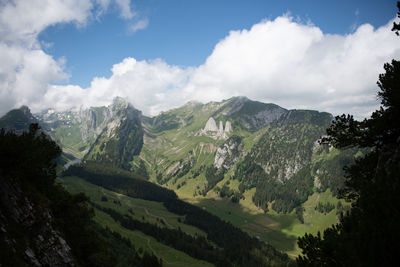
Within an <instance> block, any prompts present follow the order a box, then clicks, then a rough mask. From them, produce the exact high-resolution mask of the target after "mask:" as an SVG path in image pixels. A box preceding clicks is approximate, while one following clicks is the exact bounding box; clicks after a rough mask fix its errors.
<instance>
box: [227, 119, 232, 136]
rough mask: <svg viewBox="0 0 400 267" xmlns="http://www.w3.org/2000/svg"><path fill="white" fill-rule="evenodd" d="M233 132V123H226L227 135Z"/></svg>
mask: <svg viewBox="0 0 400 267" xmlns="http://www.w3.org/2000/svg"><path fill="white" fill-rule="evenodd" d="M231 132H233V129H232V124H231V122H230V121H226V123H225V133H227V134H228V133H231Z"/></svg>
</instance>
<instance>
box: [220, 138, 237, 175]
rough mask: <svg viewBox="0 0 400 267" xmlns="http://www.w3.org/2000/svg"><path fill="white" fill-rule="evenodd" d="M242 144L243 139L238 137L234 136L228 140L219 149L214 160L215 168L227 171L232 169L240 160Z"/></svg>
mask: <svg viewBox="0 0 400 267" xmlns="http://www.w3.org/2000/svg"><path fill="white" fill-rule="evenodd" d="M240 143H241V138H240V137H238V136H233V137H231V138H229V139H228V140H226V142H225V143H224V144H222V146H220V147H219V148H218V149H217V152H216V153H215V158H214V167H216V168H217V169H220V168H221V167H223V168H225V169H227V170H228V169H230V168H231V167H232V166H233V165H234V164H235V162H236V161H237V160H238V159H239V156H240V153H239V149H238V148H239V145H240Z"/></svg>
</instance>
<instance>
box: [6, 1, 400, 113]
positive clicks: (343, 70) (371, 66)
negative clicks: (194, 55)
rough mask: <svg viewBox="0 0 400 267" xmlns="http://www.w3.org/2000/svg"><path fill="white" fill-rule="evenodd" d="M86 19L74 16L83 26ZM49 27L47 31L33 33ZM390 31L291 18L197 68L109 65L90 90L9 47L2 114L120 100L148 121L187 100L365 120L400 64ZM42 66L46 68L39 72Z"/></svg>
mask: <svg viewBox="0 0 400 267" xmlns="http://www.w3.org/2000/svg"><path fill="white" fill-rule="evenodd" d="M96 3H97V4H98V5H100V6H101V7H104V9H106V8H108V6H109V5H110V2H109V1H107V0H97V2H96ZM84 10H85V9H84ZM85 12H86V11H85ZM86 20H87V18H86ZM86 20H85V19H80V17H70V21H73V22H76V23H83V22H85V21H86ZM46 21H52V20H46ZM54 21H55V20H54ZM51 23H55V22H51ZM51 23H50V22H46V23H42V24H41V25H44V26H40V27H39V26H37V27H35V29H36V30H35V31H34V32H40V30H43V28H44V27H46V26H45V25H51ZM391 26H392V22H389V23H388V24H387V25H385V26H383V27H380V28H378V29H374V28H373V27H372V26H371V25H369V24H365V25H361V26H359V27H358V28H357V29H356V30H355V31H354V32H352V33H351V34H348V35H329V34H324V33H323V32H322V31H321V30H320V29H319V28H318V27H317V26H315V25H313V24H311V23H307V24H302V23H301V22H298V21H294V20H293V19H291V18H290V17H288V16H287V15H285V16H282V17H278V18H276V19H275V20H265V21H262V22H260V23H258V24H256V25H254V26H253V27H252V28H251V29H248V30H241V31H232V32H230V33H229V34H228V36H227V37H226V38H224V39H223V40H221V41H220V42H219V43H217V44H216V46H215V48H214V50H213V52H212V54H211V55H210V56H209V57H208V58H207V60H206V62H205V63H204V64H202V65H200V66H198V67H191V68H181V67H178V66H171V65H168V64H167V63H166V62H164V61H162V60H160V59H157V60H150V61H137V60H135V59H134V58H130V57H128V58H125V59H124V60H123V61H122V62H120V63H118V64H115V65H114V66H112V69H111V71H112V75H111V76H110V77H95V78H93V80H92V82H91V85H90V86H89V87H88V88H80V87H79V86H75V85H67V86H60V85H59V86H54V85H50V83H51V82H52V81H54V80H59V79H62V78H65V74H64V73H63V72H62V70H63V67H62V66H63V64H62V62H57V61H55V60H54V59H53V58H51V56H49V55H46V54H45V53H44V52H43V51H41V50H40V49H37V48H36V49H34V48H30V49H26V48H24V47H23V46H17V45H7V44H6V42H2V43H1V44H0V61H1V62H8V63H7V64H3V65H1V66H0V95H1V97H2V98H1V99H0V102H1V103H0V104H1V108H0V109H1V110H0V112H1V113H4V112H6V111H7V110H8V109H9V108H11V107H12V106H16V105H20V104H28V105H29V106H31V107H32V109H33V110H36V111H38V110H39V109H40V108H45V107H51V106H52V107H55V108H57V109H60V110H61V109H66V108H70V107H72V106H79V105H85V106H97V105H107V104H109V103H110V102H111V100H112V98H113V97H115V96H122V97H126V98H128V100H129V101H130V102H131V103H132V104H133V105H134V106H135V107H136V108H138V109H140V110H142V111H143V112H144V113H145V114H146V115H156V114H157V113H158V112H160V111H163V110H168V109H170V108H173V107H177V106H180V105H182V104H184V103H186V102H187V101H189V100H199V101H203V102H208V101H211V100H214V101H219V100H222V99H226V98H229V97H232V96H237V95H245V96H248V97H249V98H251V99H254V100H259V101H264V102H273V103H276V104H278V105H281V106H282V107H285V108H307V109H317V110H321V111H328V112H331V113H333V114H341V113H351V114H355V115H356V117H358V118H363V117H366V116H368V115H369V114H370V113H371V112H372V111H373V110H374V109H375V108H376V107H377V106H378V104H379V103H378V101H377V98H376V92H377V90H378V88H377V86H376V80H377V78H378V75H379V73H382V72H383V71H384V70H383V64H384V63H385V62H389V61H390V60H391V59H392V58H397V59H398V58H400V49H399V46H398V42H399V39H398V38H397V37H396V36H395V34H393V32H391V30H390V29H391ZM142 27H144V26H142ZM139 28H140V27H139ZM1 29H3V28H1ZM21 29H22V27H21ZM39 61H42V62H41V65H40V68H34V67H33V66H35V63H34V62H39ZM33 74H35V75H33ZM45 74H47V75H45ZM36 77H38V78H36ZM17 86H18V88H17Z"/></svg>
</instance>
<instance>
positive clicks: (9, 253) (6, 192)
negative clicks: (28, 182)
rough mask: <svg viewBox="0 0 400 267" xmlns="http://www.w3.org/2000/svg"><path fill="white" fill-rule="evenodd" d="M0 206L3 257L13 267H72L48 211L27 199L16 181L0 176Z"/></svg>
mask: <svg viewBox="0 0 400 267" xmlns="http://www.w3.org/2000/svg"><path fill="white" fill-rule="evenodd" d="M0 205H1V209H0V243H1V245H0V246H1V248H0V250H1V254H2V258H3V257H7V258H8V260H9V261H10V262H9V263H10V264H11V263H12V265H13V266H17V265H18V266H75V260H74V258H73V256H72V253H71V248H70V247H69V245H68V244H67V243H66V241H65V240H64V238H63V237H62V236H61V234H60V232H58V231H57V230H56V229H55V228H54V226H53V222H54V219H53V217H52V215H51V212H50V210H49V209H48V208H45V207H43V206H40V205H37V204H36V203H35V201H33V200H32V199H31V198H30V197H28V195H27V194H26V193H25V192H24V191H23V190H22V187H21V183H20V181H19V180H18V179H13V178H6V177H5V176H2V175H0ZM7 258H3V260H4V261H3V262H5V263H7V262H8V260H7ZM14 264H17V265H14ZM9 266H11V265H9Z"/></svg>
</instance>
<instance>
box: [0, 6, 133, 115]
mask: <svg viewBox="0 0 400 267" xmlns="http://www.w3.org/2000/svg"><path fill="white" fill-rule="evenodd" d="M111 3H114V4H115V5H116V6H117V7H119V9H120V12H121V17H123V18H125V19H130V18H132V17H133V16H134V15H135V14H134V13H133V11H132V10H131V7H130V0H124V1H121V0H114V1H111V0H67V1H66V0H30V1H25V0H10V1H1V3H0V62H1V64H0V115H2V114H4V113H5V112H7V111H8V110H9V109H11V108H15V107H18V106H20V105H28V106H30V107H32V108H33V109H35V110H38V109H39V108H40V107H44V106H43V104H44V103H48V102H46V99H48V98H49V97H50V96H49V95H51V93H52V92H53V91H51V92H50V91H49V90H50V89H51V88H53V87H54V86H51V85H50V84H51V83H52V82H55V81H60V80H64V79H66V78H67V77H68V75H67V74H66V73H64V71H63V70H64V64H65V59H63V58H61V59H57V60H56V59H54V58H53V57H52V56H50V55H48V54H46V53H45V52H44V51H43V50H42V46H44V47H46V46H48V45H51V44H45V43H40V42H39V41H38V38H37V37H38V35H39V33H40V32H42V31H43V30H44V29H46V28H47V27H49V26H52V25H55V24H58V23H74V24H76V25H77V26H78V27H81V26H84V25H86V24H87V23H88V22H89V21H90V20H91V19H93V17H96V18H99V16H100V15H101V14H103V13H105V12H106V11H107V10H108V9H109V7H110V5H111ZM66 88H74V89H75V91H74V90H72V89H71V90H65V91H66V96H65V99H70V98H72V99H74V98H73V97H72V96H73V95H76V94H78V95H82V94H84V93H82V89H80V90H79V93H77V90H76V88H77V87H73V86H67V87H66ZM66 88H61V87H58V91H59V92H62V91H63V90H64V89H66ZM53 98H54V96H53ZM59 98H61V97H59ZM80 101H81V100H80ZM74 102H75V103H77V102H76V101H71V102H69V104H67V102H66V101H64V102H62V103H57V105H58V106H60V108H61V107H65V108H66V107H70V106H71V103H74ZM52 104H54V103H52Z"/></svg>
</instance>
